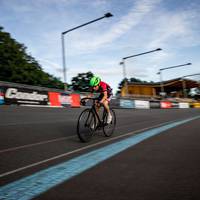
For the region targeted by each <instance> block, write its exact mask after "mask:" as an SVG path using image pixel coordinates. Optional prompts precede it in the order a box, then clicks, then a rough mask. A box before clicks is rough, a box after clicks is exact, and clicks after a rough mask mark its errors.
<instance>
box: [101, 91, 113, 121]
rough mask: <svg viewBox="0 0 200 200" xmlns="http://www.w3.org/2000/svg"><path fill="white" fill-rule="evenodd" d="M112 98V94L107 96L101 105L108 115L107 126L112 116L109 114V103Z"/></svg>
mask: <svg viewBox="0 0 200 200" xmlns="http://www.w3.org/2000/svg"><path fill="white" fill-rule="evenodd" d="M111 98H112V94H110V95H108V98H107V99H106V100H105V101H104V102H103V105H104V107H105V109H106V111H107V113H108V117H107V123H108V124H109V123H110V122H111V121H112V115H111V112H110V107H109V102H110V100H111Z"/></svg>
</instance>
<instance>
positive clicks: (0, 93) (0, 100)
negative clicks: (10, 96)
mask: <svg viewBox="0 0 200 200" xmlns="http://www.w3.org/2000/svg"><path fill="white" fill-rule="evenodd" d="M2 104H4V93H3V92H2V91H1V90H0V105H2Z"/></svg>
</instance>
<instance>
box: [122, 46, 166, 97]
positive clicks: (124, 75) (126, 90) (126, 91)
mask: <svg viewBox="0 0 200 200" xmlns="http://www.w3.org/2000/svg"><path fill="white" fill-rule="evenodd" d="M161 50H162V49H161V48H157V49H154V50H152V51H147V52H144V53H139V54H135V55H131V56H127V57H124V58H122V61H121V62H120V63H119V64H120V65H122V67H123V77H124V80H125V96H126V95H127V94H128V86H127V80H126V78H127V77H126V65H125V60H127V59H129V58H133V57H137V56H141V55H144V54H148V53H153V52H155V51H161Z"/></svg>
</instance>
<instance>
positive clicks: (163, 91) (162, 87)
mask: <svg viewBox="0 0 200 200" xmlns="http://www.w3.org/2000/svg"><path fill="white" fill-rule="evenodd" d="M191 64H192V63H186V64H182V65H175V66H171V67H165V68H161V69H159V72H158V73H157V74H160V88H161V96H164V94H165V90H164V85H163V79H162V71H164V70H167V69H172V68H177V67H183V66H186V65H191Z"/></svg>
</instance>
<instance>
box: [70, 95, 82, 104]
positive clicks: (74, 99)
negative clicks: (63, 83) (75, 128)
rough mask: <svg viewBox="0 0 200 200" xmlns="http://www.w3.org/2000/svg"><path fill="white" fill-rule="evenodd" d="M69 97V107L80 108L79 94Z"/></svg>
mask: <svg viewBox="0 0 200 200" xmlns="http://www.w3.org/2000/svg"><path fill="white" fill-rule="evenodd" d="M70 96H71V107H80V106H81V104H80V94H70Z"/></svg>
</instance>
